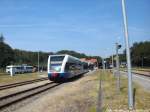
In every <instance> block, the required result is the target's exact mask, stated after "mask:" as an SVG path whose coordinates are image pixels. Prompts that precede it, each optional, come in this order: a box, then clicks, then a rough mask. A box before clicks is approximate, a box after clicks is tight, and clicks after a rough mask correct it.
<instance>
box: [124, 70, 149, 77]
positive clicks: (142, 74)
mask: <svg viewBox="0 0 150 112" xmlns="http://www.w3.org/2000/svg"><path fill="white" fill-rule="evenodd" d="M121 71H123V72H127V71H126V70H121ZM131 73H134V74H137V75H141V76H146V77H150V75H147V74H144V73H138V72H134V71H132V72H131Z"/></svg>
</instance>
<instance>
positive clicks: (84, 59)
mask: <svg viewBox="0 0 150 112" xmlns="http://www.w3.org/2000/svg"><path fill="white" fill-rule="evenodd" d="M80 60H81V61H86V62H88V64H89V65H92V66H93V68H94V69H96V68H98V60H97V59H95V58H90V59H89V58H81V59H80Z"/></svg>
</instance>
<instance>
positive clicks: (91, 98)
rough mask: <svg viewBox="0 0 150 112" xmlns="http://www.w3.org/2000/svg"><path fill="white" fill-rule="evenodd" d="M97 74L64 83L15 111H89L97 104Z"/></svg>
mask: <svg viewBox="0 0 150 112" xmlns="http://www.w3.org/2000/svg"><path fill="white" fill-rule="evenodd" d="M96 77H97V76H96V75H86V76H84V77H82V78H79V79H77V80H75V81H70V82H67V83H64V84H62V85H60V86H58V87H56V88H55V89H53V90H49V92H48V93H47V94H45V95H42V96H40V97H39V98H37V99H36V100H33V101H32V102H30V103H28V104H26V105H24V106H22V107H20V108H19V109H17V110H15V111H14V112H42V111H43V112H88V111H90V110H92V108H93V107H95V106H96V97H95V96H96V95H97V94H95V93H93V91H95V90H97V88H98V86H97V85H98V80H97V81H95V79H96Z"/></svg>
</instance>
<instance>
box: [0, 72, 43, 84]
mask: <svg viewBox="0 0 150 112" xmlns="http://www.w3.org/2000/svg"><path fill="white" fill-rule="evenodd" d="M37 78H40V75H39V74H38V73H37V72H35V73H24V74H15V75H14V76H13V77H11V76H10V75H9V74H6V73H0V85H2V84H9V83H15V82H21V81H26V80H32V79H37Z"/></svg>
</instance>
